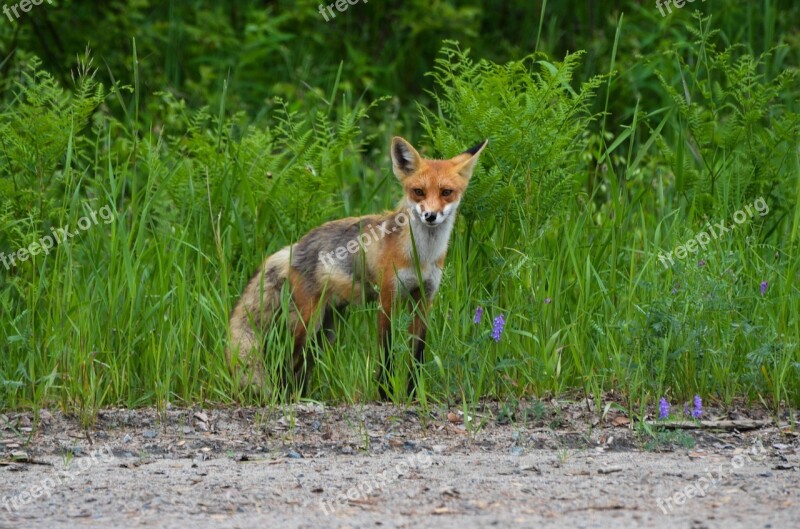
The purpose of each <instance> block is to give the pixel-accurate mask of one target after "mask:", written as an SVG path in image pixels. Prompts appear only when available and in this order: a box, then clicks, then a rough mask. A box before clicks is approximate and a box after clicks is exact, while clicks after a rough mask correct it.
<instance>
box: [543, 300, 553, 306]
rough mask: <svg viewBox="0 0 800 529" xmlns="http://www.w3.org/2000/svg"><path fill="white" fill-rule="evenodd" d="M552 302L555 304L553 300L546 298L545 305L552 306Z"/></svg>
mask: <svg viewBox="0 0 800 529" xmlns="http://www.w3.org/2000/svg"><path fill="white" fill-rule="evenodd" d="M552 302H553V300H552V299H550V298H544V304H545V305H549V304H550V303H552Z"/></svg>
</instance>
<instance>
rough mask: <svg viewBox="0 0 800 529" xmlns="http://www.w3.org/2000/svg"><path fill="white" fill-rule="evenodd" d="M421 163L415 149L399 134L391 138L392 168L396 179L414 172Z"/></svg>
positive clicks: (401, 178)
mask: <svg viewBox="0 0 800 529" xmlns="http://www.w3.org/2000/svg"><path fill="white" fill-rule="evenodd" d="M421 163H422V157H421V156H420V155H419V153H418V152H417V150H416V149H415V148H414V147H412V146H411V144H410V143H408V142H407V141H406V140H404V139H403V138H401V137H400V136H395V137H394V138H392V170H393V171H394V175H395V176H396V177H397V178H398V180H403V179H405V178H406V177H407V176H409V175H411V174H414V173H415V172H416V171H417V170H418V169H419V166H420V165H421Z"/></svg>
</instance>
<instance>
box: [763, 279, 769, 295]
mask: <svg viewBox="0 0 800 529" xmlns="http://www.w3.org/2000/svg"><path fill="white" fill-rule="evenodd" d="M768 286H769V283H768V282H766V281H762V282H761V295H762V296H763V295H764V294H766V293H767V287H768Z"/></svg>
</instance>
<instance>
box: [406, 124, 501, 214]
mask: <svg viewBox="0 0 800 529" xmlns="http://www.w3.org/2000/svg"><path fill="white" fill-rule="evenodd" d="M488 143H489V140H484V141H483V142H481V143H479V144H478V145H476V146H475V147H473V148H471V149H469V150H466V151H464V152H462V153H461V154H459V155H458V156H456V157H455V158H450V159H449V160H426V159H424V158H422V157H421V156H420V155H419V153H418V152H417V151H416V149H414V147H413V146H412V145H411V144H410V143H409V142H407V141H406V140H404V139H403V138H401V137H399V136H395V137H394V138H393V139H392V169H393V170H394V174H395V176H396V177H397V179H398V180H400V183H401V184H403V190H404V191H405V195H404V199H403V200H404V205H405V207H406V208H408V210H410V211H413V212H414V214H415V215H416V216H417V218H418V219H419V220H420V221H421V222H422V223H423V224H424V225H426V226H429V227H432V228H433V227H436V226H439V225H441V224H442V223H444V222H445V221H446V220H447V219H449V218H450V217H451V216H453V215H455V212H456V209H457V208H458V204H459V203H460V202H461V197H462V196H463V195H464V191H465V190H466V189H467V185H468V184H469V179H470V177H471V176H472V171H473V170H474V169H475V166H476V165H477V163H478V157H479V156H480V154H481V152H482V151H483V149H484V148H485V147H486V144H488Z"/></svg>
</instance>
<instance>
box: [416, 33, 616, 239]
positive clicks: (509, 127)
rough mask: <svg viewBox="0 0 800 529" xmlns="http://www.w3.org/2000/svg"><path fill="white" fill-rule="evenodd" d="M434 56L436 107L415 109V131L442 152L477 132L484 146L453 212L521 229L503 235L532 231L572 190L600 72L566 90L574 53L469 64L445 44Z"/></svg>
mask: <svg viewBox="0 0 800 529" xmlns="http://www.w3.org/2000/svg"><path fill="white" fill-rule="evenodd" d="M442 55H443V57H442V58H440V59H438V60H437V65H436V69H435V71H434V73H433V77H434V79H435V81H436V88H435V90H436V92H435V93H434V94H433V98H434V101H435V102H436V104H437V108H436V109H432V110H430V111H426V110H425V109H424V108H421V109H420V110H421V120H422V127H423V129H424V130H425V132H426V134H427V135H428V136H429V137H430V139H431V141H432V143H433V146H434V149H435V150H436V152H440V153H443V154H444V155H445V156H454V155H456V154H458V153H459V152H461V150H463V146H464V145H471V143H470V142H472V143H474V142H476V141H478V140H480V139H483V138H488V139H489V141H490V145H491V148H490V149H489V150H488V151H487V156H486V157H484V160H488V161H487V162H484V163H483V166H484V167H486V168H487V171H486V172H484V173H480V174H479V175H478V176H477V177H476V178H475V179H474V181H473V182H471V184H470V192H469V194H468V195H467V196H466V197H465V199H464V203H463V205H462V206H461V213H462V214H463V215H464V216H465V217H466V218H467V219H468V220H470V221H475V220H478V219H483V218H487V217H498V218H506V217H508V218H509V220H510V222H511V223H512V224H519V225H521V227H522V229H521V230H514V231H513V232H512V233H509V237H510V238H514V237H516V236H518V234H519V231H522V232H523V233H526V232H527V233H535V232H536V231H537V230H540V229H542V227H543V226H544V224H545V223H546V221H547V220H548V219H549V218H550V217H551V216H552V215H555V214H557V213H558V212H559V211H561V210H563V207H564V203H565V201H566V199H567V198H568V197H569V196H570V195H572V194H573V193H574V187H575V185H574V182H575V175H576V174H577V173H578V172H580V171H581V169H582V168H583V166H584V165H585V164H584V163H582V161H581V154H582V153H583V151H584V150H585V148H586V135H585V130H586V129H587V128H588V127H589V116H588V113H587V107H588V106H589V105H590V104H591V102H592V100H593V97H594V91H595V90H596V89H597V87H598V86H599V84H600V82H601V78H599V77H595V78H593V79H591V80H590V81H589V82H587V83H584V84H583V86H582V87H581V89H580V92H575V91H574V90H573V89H572V87H571V83H572V82H573V72H574V70H575V68H576V67H577V65H578V60H579V58H580V56H581V54H580V53H578V54H573V55H568V56H567V57H566V58H565V59H564V62H563V63H556V64H553V63H551V62H548V61H547V60H545V59H541V60H538V61H536V60H535V58H534V57H528V58H524V59H522V60H520V61H513V62H510V63H507V64H505V65H498V64H493V63H491V62H490V61H487V60H485V59H484V60H481V61H478V62H477V63H475V62H473V61H472V60H471V59H470V58H469V54H468V52H463V51H461V50H459V48H458V47H457V46H456V45H455V43H449V45H448V46H447V47H445V48H444V49H443V51H442ZM532 68H536V70H538V71H535V72H534V71H532ZM521 154H522V156H521ZM531 213H533V214H531Z"/></svg>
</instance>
